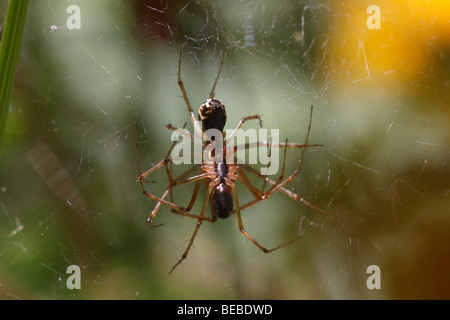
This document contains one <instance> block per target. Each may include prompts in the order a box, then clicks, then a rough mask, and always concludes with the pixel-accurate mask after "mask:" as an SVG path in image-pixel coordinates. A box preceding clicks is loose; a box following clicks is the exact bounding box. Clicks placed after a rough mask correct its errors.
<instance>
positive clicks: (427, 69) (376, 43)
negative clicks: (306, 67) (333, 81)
mask: <svg viewBox="0 0 450 320" xmlns="http://www.w3.org/2000/svg"><path fill="white" fill-rule="evenodd" d="M370 5H377V6H378V7H379V9H380V10H379V19H380V29H369V28H368V27H367V24H368V21H369V24H370V22H371V21H372V19H377V18H378V17H377V16H376V15H377V12H374V11H371V12H369V13H368V12H367V11H368V10H367V8H368V7H369V6H370ZM333 9H334V11H335V12H341V13H342V14H340V15H339V14H338V16H337V20H336V21H337V24H338V25H337V26H336V28H333V29H334V30H338V32H339V33H336V34H334V35H331V36H330V44H331V48H330V49H331V50H332V52H333V54H332V55H331V54H330V55H329V59H333V60H334V61H333V62H334V63H333V65H334V68H333V70H332V72H333V74H334V76H335V77H336V78H337V80H338V83H340V84H341V85H343V86H346V85H347V84H348V83H349V82H358V81H361V80H366V79H371V80H372V81H376V82H377V83H376V84H377V85H381V86H382V87H383V88H384V89H386V90H392V91H395V90H397V86H398V85H405V84H409V83H412V82H415V81H420V80H421V77H423V75H424V73H427V74H429V75H430V74H433V75H434V77H433V78H434V79H429V80H433V81H436V80H438V81H441V83H440V85H443V86H444V87H445V88H447V90H442V91H444V93H445V92H446V91H449V90H448V86H449V85H450V82H449V80H448V79H449V78H448V75H447V76H445V74H443V73H442V72H443V71H444V70H445V65H446V64H448V61H446V55H445V54H446V52H447V55H448V49H449V43H450V1H448V0H437V1H431V0H421V1H415V0H414V1H413V0H401V1H377V2H376V3H375V2H374V1H362V2H360V3H358V4H347V5H346V6H336V7H334V8H333ZM447 60H448V59H447ZM372 81H371V83H367V85H368V86H373V85H374V83H373V82H372ZM430 85H435V84H432V83H430ZM446 94H447V95H448V93H446Z"/></svg>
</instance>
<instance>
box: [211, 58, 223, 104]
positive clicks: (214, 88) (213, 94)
mask: <svg viewBox="0 0 450 320" xmlns="http://www.w3.org/2000/svg"><path fill="white" fill-rule="evenodd" d="M226 55H227V50H225V51H224V52H223V57H222V62H221V63H220V67H219V72H217V76H216V80H215V81H214V84H213V87H212V89H211V92H210V93H209V98H210V99H213V98H214V97H215V95H216V94H215V92H214V91H215V90H216V85H217V81H218V80H219V75H220V71H222V67H223V62H224V61H225V57H226Z"/></svg>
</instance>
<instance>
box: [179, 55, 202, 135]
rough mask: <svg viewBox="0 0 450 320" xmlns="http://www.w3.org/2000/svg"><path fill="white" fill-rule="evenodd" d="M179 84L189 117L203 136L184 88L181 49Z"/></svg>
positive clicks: (198, 132)
mask: <svg viewBox="0 0 450 320" xmlns="http://www.w3.org/2000/svg"><path fill="white" fill-rule="evenodd" d="M178 86H179V87H180V90H181V93H182V94H183V98H184V102H185V103H186V107H187V109H188V112H189V117H190V118H191V121H192V124H193V125H194V129H195V131H196V132H197V134H199V137H201V136H203V133H202V129H201V128H200V127H199V125H198V121H196V119H195V113H194V111H193V110H192V107H191V103H190V102H189V98H188V96H187V93H186V89H185V88H184V84H183V81H182V80H181V51H180V57H179V58H178Z"/></svg>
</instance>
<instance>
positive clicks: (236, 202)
mask: <svg viewBox="0 0 450 320" xmlns="http://www.w3.org/2000/svg"><path fill="white" fill-rule="evenodd" d="M226 183H227V184H228V186H229V187H230V188H231V192H232V195H233V199H234V203H235V205H236V216H237V220H238V226H239V231H241V233H242V234H243V235H244V236H245V237H246V238H247V239H248V240H250V241H251V242H252V243H253V244H254V245H255V246H257V247H258V249H260V250H261V251H262V252H264V253H269V252H272V251H275V250H277V249H280V248H282V247H285V246H287V245H289V244H291V243H293V242H294V241H296V240H298V239H299V238H300V237H301V236H302V234H301V233H300V234H299V235H298V236H297V237H295V238H294V239H292V240H289V241H286V242H285V243H283V244H281V245H279V246H276V247H274V248H272V249H267V248H266V247H264V246H262V245H261V244H260V243H259V242H258V241H256V240H255V239H253V238H252V236H250V234H249V233H248V232H247V231H246V230H245V228H244V224H243V223H242V217H241V210H240V208H239V200H238V196H237V192H236V185H235V184H234V182H233V181H231V180H228V181H226Z"/></svg>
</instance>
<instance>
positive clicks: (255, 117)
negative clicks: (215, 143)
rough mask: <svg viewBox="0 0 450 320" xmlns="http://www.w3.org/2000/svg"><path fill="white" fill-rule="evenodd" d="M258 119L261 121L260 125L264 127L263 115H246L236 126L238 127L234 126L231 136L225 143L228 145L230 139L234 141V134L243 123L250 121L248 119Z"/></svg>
mask: <svg viewBox="0 0 450 320" xmlns="http://www.w3.org/2000/svg"><path fill="white" fill-rule="evenodd" d="M254 119H257V120H258V122H259V125H260V127H261V128H262V122H261V117H260V116H259V115H257V114H255V115H253V116H248V117H244V118H242V119H241V120H240V121H239V123H238V125H237V126H236V128H234V130H233V132H232V133H231V134H230V136H229V137H228V138H227V140H226V143H225V145H228V144H229V143H230V141H232V139H233V138H234V136H235V135H236V132H237V131H238V130H239V129H240V128H241V127H242V125H243V124H244V123H245V122H246V121H248V120H254Z"/></svg>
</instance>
